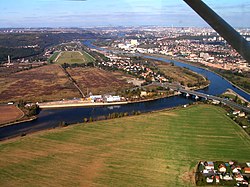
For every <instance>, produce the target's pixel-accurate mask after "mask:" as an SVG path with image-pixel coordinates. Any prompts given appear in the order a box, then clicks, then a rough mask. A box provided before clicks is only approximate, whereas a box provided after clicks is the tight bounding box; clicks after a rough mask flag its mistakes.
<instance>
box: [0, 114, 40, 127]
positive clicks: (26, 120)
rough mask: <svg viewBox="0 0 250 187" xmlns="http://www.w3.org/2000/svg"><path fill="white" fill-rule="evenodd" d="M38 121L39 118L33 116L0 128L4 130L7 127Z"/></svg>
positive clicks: (2, 125)
mask: <svg viewBox="0 0 250 187" xmlns="http://www.w3.org/2000/svg"><path fill="white" fill-rule="evenodd" d="M36 119H37V116H32V117H30V118H27V119H22V120H21V119H20V120H18V121H15V122H10V123H5V124H1V125H0V128H3V127H7V126H11V125H17V124H20V123H26V122H31V121H34V120H36Z"/></svg>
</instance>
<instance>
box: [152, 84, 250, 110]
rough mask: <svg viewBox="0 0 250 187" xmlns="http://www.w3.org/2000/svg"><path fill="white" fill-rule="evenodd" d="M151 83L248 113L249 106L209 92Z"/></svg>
mask: <svg viewBox="0 0 250 187" xmlns="http://www.w3.org/2000/svg"><path fill="white" fill-rule="evenodd" d="M152 84H153V85H156V86H161V87H165V88H170V89H172V90H174V91H177V92H179V93H180V94H181V93H182V94H185V95H186V96H187V97H190V96H194V98H195V99H198V98H203V99H206V100H213V101H219V102H221V103H222V104H225V105H227V106H230V107H232V108H234V109H237V110H240V111H243V112H246V113H250V108H248V107H245V106H242V105H239V104H237V103H235V102H233V101H230V100H228V99H225V98H221V97H217V96H213V95H209V94H206V93H201V92H197V91H194V90H188V89H185V88H184V87H183V86H181V85H176V84H171V83H157V82H154V83H152Z"/></svg>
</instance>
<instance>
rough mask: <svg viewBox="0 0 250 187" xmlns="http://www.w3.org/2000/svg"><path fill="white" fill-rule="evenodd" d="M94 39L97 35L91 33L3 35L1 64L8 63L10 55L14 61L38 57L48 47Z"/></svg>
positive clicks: (0, 48) (0, 39) (0, 40)
mask: <svg viewBox="0 0 250 187" xmlns="http://www.w3.org/2000/svg"><path fill="white" fill-rule="evenodd" d="M90 38H91V39H92V38H97V35H96V34H94V33H91V32H88V31H86V32H82V33H49V32H48V33H1V34H0V63H1V62H6V61H7V58H8V55H10V56H11V58H12V59H17V58H23V57H29V56H33V55H38V54H40V53H42V52H43V50H44V49H45V48H46V47H49V46H51V45H56V44H59V43H62V42H67V41H71V40H74V39H90Z"/></svg>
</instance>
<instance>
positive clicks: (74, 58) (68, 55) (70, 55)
mask: <svg viewBox="0 0 250 187" xmlns="http://www.w3.org/2000/svg"><path fill="white" fill-rule="evenodd" d="M59 55H60V56H59V58H58V59H57V60H56V63H58V64H64V63H67V64H75V63H76V64H77V63H78V64H82V63H88V62H93V61H94V60H95V59H94V58H93V57H92V56H90V55H89V54H88V53H86V52H84V51H82V52H80V51H63V52H61V53H60V54H59Z"/></svg>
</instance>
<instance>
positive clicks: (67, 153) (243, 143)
mask: <svg viewBox="0 0 250 187" xmlns="http://www.w3.org/2000/svg"><path fill="white" fill-rule="evenodd" d="M249 147H250V138H249V136H248V135H247V134H246V133H245V132H244V131H243V130H242V129H241V128H240V127H239V126H238V125H237V124H235V123H234V122H233V121H232V120H230V119H229V118H228V117H227V116H226V112H225V111H224V110H223V109H222V108H219V107H216V106H210V105H195V106H190V107H188V108H182V109H175V110H170V111H160V112H154V113H150V114H143V115H140V116H132V117H126V118H119V119H114V120H108V121H98V122H93V123H87V124H79V125H74V126H69V127H66V128H61V129H54V130H51V131H44V132H40V133H36V134H33V135H28V136H26V137H22V138H17V139H13V140H10V141H6V142H1V144H0V186H194V184H193V183H192V176H193V169H194V168H195V165H196V164H198V162H199V161H200V160H211V161H216V160H224V161H227V160H228V161H229V160H238V161H239V162H246V161H249V160H250V157H249V155H250V149H249Z"/></svg>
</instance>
